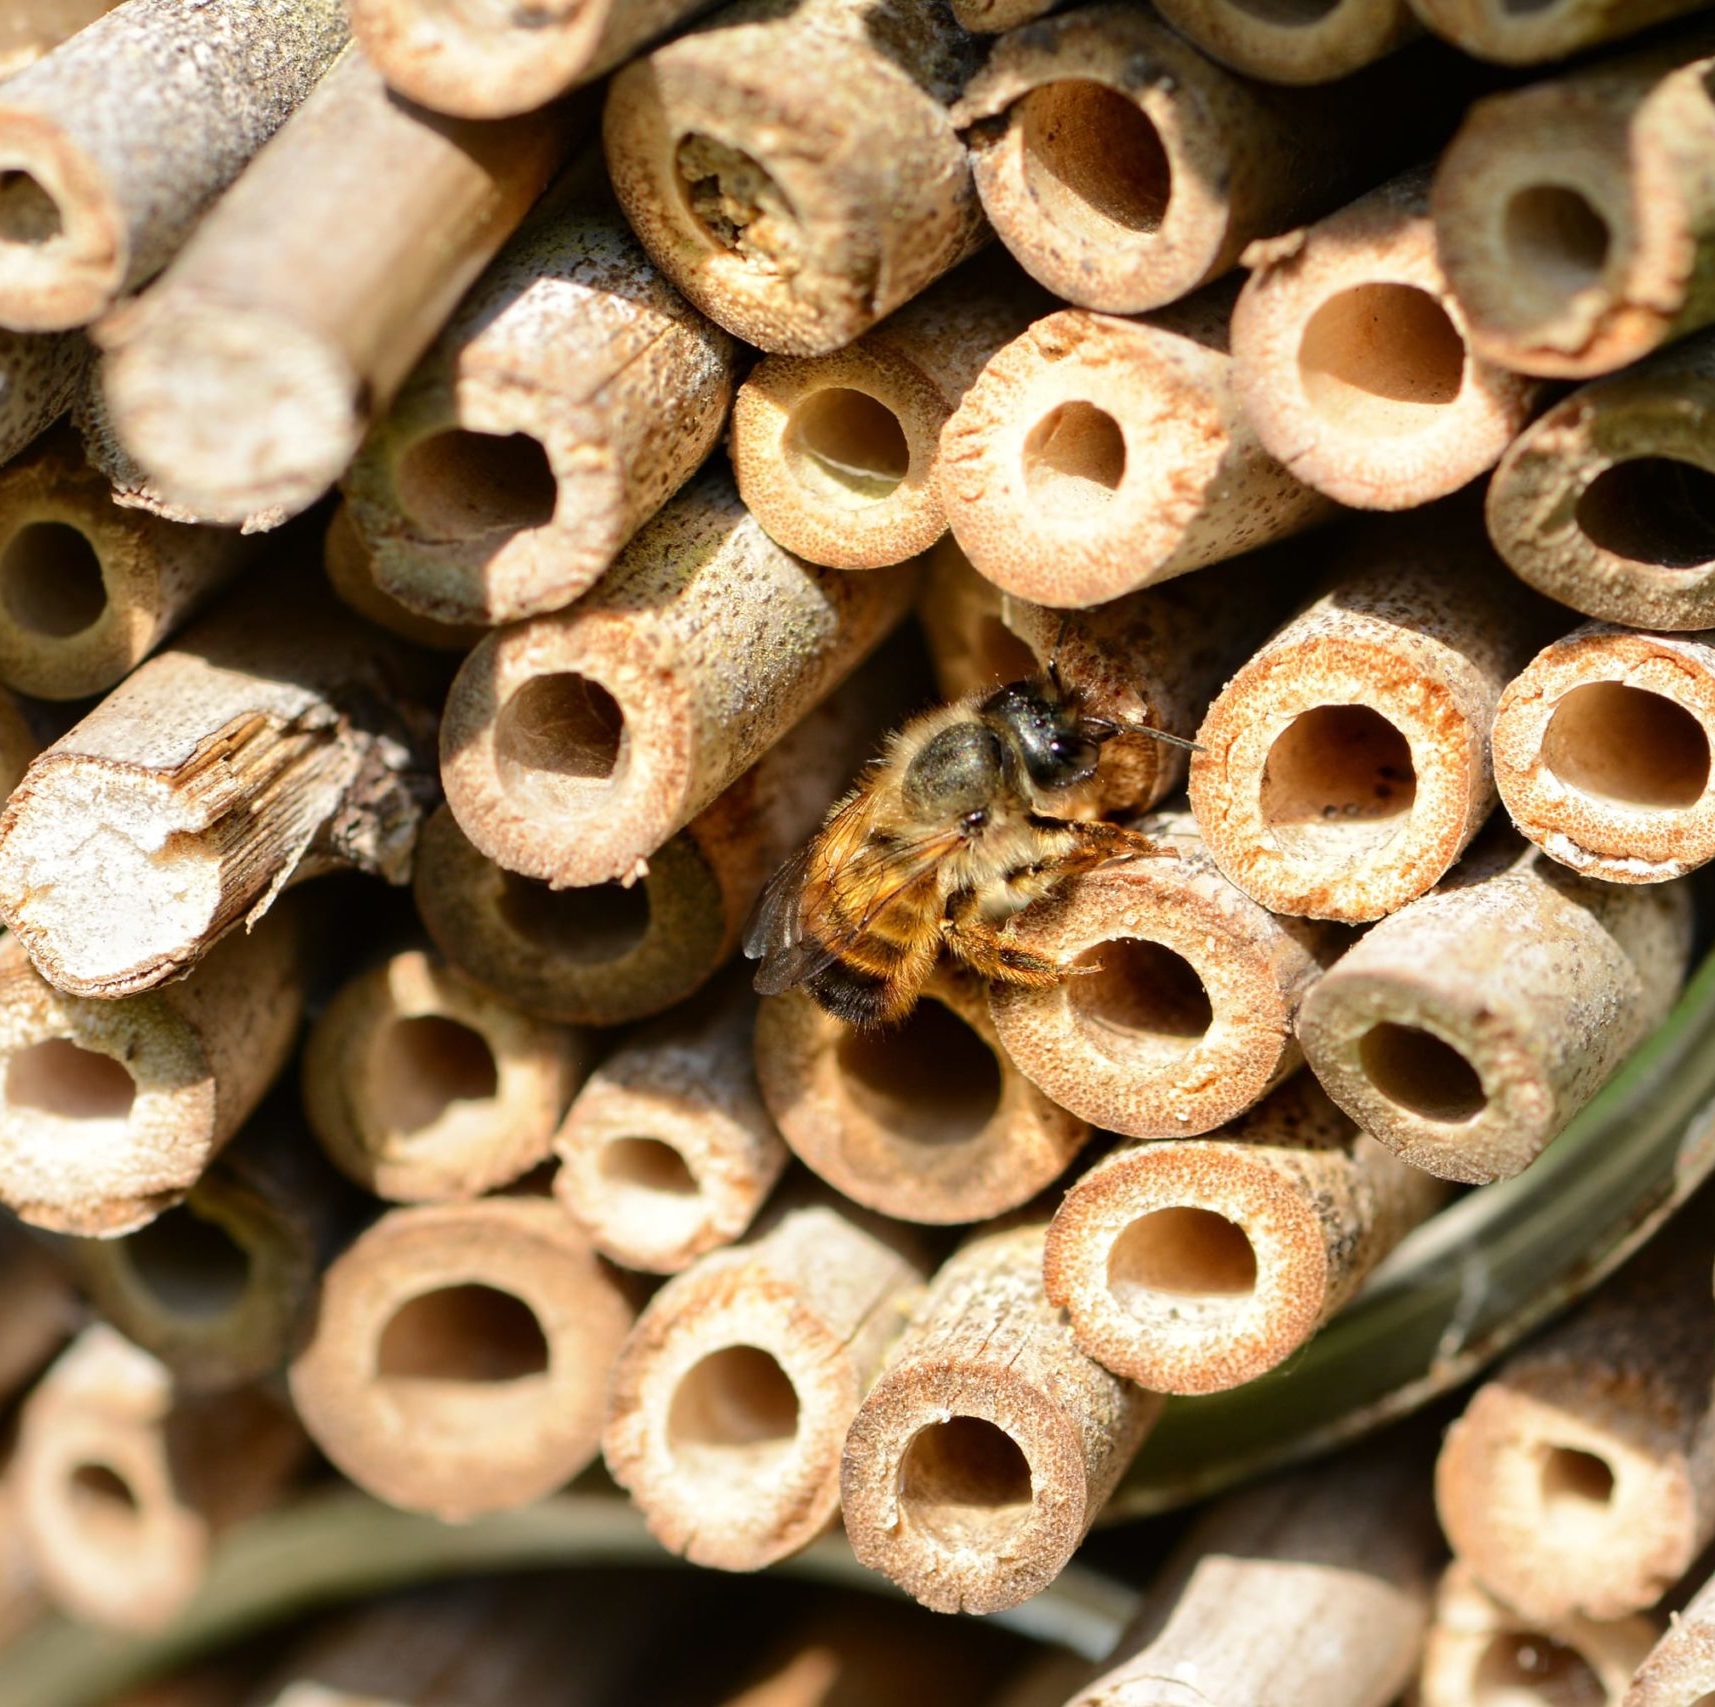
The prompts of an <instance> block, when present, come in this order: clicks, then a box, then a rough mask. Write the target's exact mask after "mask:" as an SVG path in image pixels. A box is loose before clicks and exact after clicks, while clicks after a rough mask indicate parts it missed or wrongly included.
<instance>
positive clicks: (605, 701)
mask: <svg viewBox="0 0 1715 1707" xmlns="http://www.w3.org/2000/svg"><path fill="white" fill-rule="evenodd" d="M624 742H625V713H624V712H623V711H621V710H620V708H619V701H618V700H616V699H615V698H614V697H613V695H612V694H610V693H609V692H608V691H607V689H606V688H604V687H603V686H602V685H601V683H600V682H597V681H592V680H591V679H590V678H589V677H588V676H580V675H578V674H577V673H576V672H575V671H571V670H566V671H560V672H557V673H556V674H554V675H548V676H533V677H532V678H531V679H530V680H529V681H527V682H525V683H524V685H523V686H522V687H521V688H519V690H518V691H517V692H516V693H515V694H513V696H512V697H511V698H510V699H509V700H507V702H506V703H505V704H504V705H503V706H502V707H501V708H500V715H499V717H498V718H496V720H495V727H494V754H495V761H496V767H497V769H498V770H499V772H500V778H501V781H502V783H503V784H505V786H506V787H508V788H509V789H515V790H520V791H523V792H529V791H530V790H532V789H534V788H536V787H539V786H541V785H543V784H546V785H548V787H549V788H550V789H552V791H553V792H555V793H556V794H558V793H562V792H563V791H564V790H565V789H566V788H567V787H568V786H569V787H570V788H571V789H574V790H584V789H588V788H590V787H592V786H600V785H602V784H604V783H606V782H608V781H609V780H610V779H611V778H612V776H613V773H614V771H615V769H616V768H617V767H618V765H619V762H620V754H621V751H622V749H623V746H624Z"/></svg>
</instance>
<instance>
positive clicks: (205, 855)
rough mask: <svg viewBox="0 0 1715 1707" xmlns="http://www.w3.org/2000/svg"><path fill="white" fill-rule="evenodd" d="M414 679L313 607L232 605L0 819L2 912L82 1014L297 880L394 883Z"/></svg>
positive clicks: (136, 675)
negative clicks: (342, 877) (339, 871)
mask: <svg viewBox="0 0 1715 1707" xmlns="http://www.w3.org/2000/svg"><path fill="white" fill-rule="evenodd" d="M416 671H417V666H416V665H414V664H413V663H412V662H411V660H409V659H408V658H407V657H406V656H405V655H404V654H403V652H402V650H401V649H400V648H399V647H398V646H397V644H396V643H395V642H392V641H390V640H388V639H386V638H385V637H384V636H382V635H380V634H377V633H375V632H374V631H373V630H365V629H363V628H362V627H361V626H360V625H359V624H357V623H354V622H352V621H351V620H350V619H349V618H348V617H346V616H345V615H344V614H343V613H342V612H340V611H339V609H338V607H337V606H335V605H334V604H333V602H332V600H331V599H326V598H325V597H323V596H322V595H321V593H320V589H319V588H318V589H315V590H313V591H311V590H305V591H304V592H303V593H302V594H301V596H294V597H291V598H282V597H281V596H280V595H279V593H278V591H277V590H276V589H274V588H272V587H266V588H264V587H260V586H258V587H254V588H250V589H246V590H245V591H244V592H243V593H242V594H241V595H240V596H239V597H237V598H234V599H229V600H228V601H226V603H225V604H224V605H223V606H222V607H221V609H220V610H219V611H218V612H217V613H216V614H215V615H213V616H211V617H208V618H206V619H205V620H204V621H202V622H200V623H198V624H196V625H195V626H194V627H192V628H190V629H188V630H187V631H186V632H185V633H184V634H183V635H181V636H180V637H179V639H178V640H177V641H176V642H175V643H174V644H173V645H172V646H171V647H170V648H168V649H167V650H166V651H163V652H159V653H157V654H156V655H155V656H154V657H153V658H151V659H149V660H148V662H147V663H145V664H143V665H142V666H141V667H140V668H138V669H137V670H135V671H134V672H133V673H132V674H131V675H130V676H128V677H127V678H126V679H125V680H124V681H123V682H122V683H120V685H119V686H118V687H117V688H115V689H114V690H113V692H112V693H111V694H109V695H108V696H107V698H106V699H104V700H103V701H102V702H101V703H100V704H99V705H98V706H97V707H96V708H95V710H94V711H92V712H91V713H90V714H89V715H88V716H87V717H85V718H84V719H83V721H82V722H81V723H78V724H77V725H76V726H75V727H74V728H73V729H71V730H70V731H69V732H68V733H67V734H65V735H63V736H62V737H61V738H60V739H59V740H58V741H56V742H54V744H53V745H52V746H51V747H49V748H47V750H46V751H45V752H43V753H42V754H41V755H40V757H39V758H37V759H36V760H35V762H34V763H33V764H32V765H31V766H30V768H29V770H28V771H27V772H26V773H25V777H24V780H23V782H22V783H20V784H19V786H18V787H17V789H15V790H14V791H13V793H12V796H11V798H10V800H9V801H8V802H7V805H6V810H5V812H4V814H3V815H0V913H4V915H5V920H6V923H7V924H8V925H9V926H10V927H11V929H12V930H13V931H14V932H16V933H17V936H18V938H19V940H20V941H21V942H22V943H23V945H24V947H25V948H26V949H27V950H28V951H29V953H30V956H31V958H32V959H33V960H34V961H35V963H36V965H37V967H38V968H39V969H40V970H41V972H42V973H43V975H44V976H45V977H46V978H48V980H49V981H50V982H52V983H53V984H55V985H57V986H58V987H59V988H60V989H63V990H66V991H68V992H69V993H71V994H73V995H80V996H103V997H106V996H127V995H134V994H136V993H137V992H139V991H142V990H150V989H153V988H155V987H156V986H157V985H159V984H162V983H165V982H167V981H169V980H171V979H173V978H176V977H180V976H182V975H183V974H184V973H185V972H186V971H188V970H189V969H190V968H191V967H192V966H194V965H195V964H196V962H197V961H198V960H199V959H200V958H201V957H202V956H203V955H204V954H206V953H207V952H208V949H209V948H210V946H211V945H212V944H213V943H215V942H216V941H218V940H219V939H220V938H221V937H223V936H224V935H225V934H226V933H227V932H228V931H230V930H233V929H234V928H236V927H237V926H238V925H240V924H241V923H254V922H255V920H256V919H257V918H258V917H259V916H260V915H261V914H263V913H264V912H266V911H267V909H268V907H269V906H270V905H271V904H272V903H273V901H274V898H275V896H276V895H277V894H278V892H279V890H280V889H281V888H282V887H283V886H284V885H285V884H286V883H288V882H290V881H292V880H293V879H294V878H299V877H310V876H314V875H316V874H317V873H318V872H320V871H326V870H330V869H333V868H334V867H337V866H353V867H356V868H357V869H359V870H362V871H367V872H371V873H374V874H376V875H378V876H381V877H384V878H386V879H387V880H388V881H389V882H393V883H402V882H404V881H405V880H406V879H407V877H408V875H409V872H410V861H411V849H412V844H413V843H414V842H415V840H416V834H417V825H418V822H419V820H420V818H421V816H422V812H423V807H424V804H425V802H426V799H427V798H428V797H430V795H431V794H432V791H433V788H434V781H433V777H432V773H430V772H429V765H430V763H431V760H430V758H429V755H428V754H427V753H426V752H425V751H424V749H425V748H426V747H427V746H428V740H427V736H428V729H427V727H426V725H427V722H428V717H427V713H426V712H424V711H423V710H421V709H420V708H419V707H418V706H417V705H416V704H415V703H414V696H415V694H416V692H417V691H418V684H417V682H416V680H415V675H416Z"/></svg>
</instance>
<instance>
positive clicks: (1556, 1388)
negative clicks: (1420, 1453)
mask: <svg viewBox="0 0 1715 1707" xmlns="http://www.w3.org/2000/svg"><path fill="white" fill-rule="evenodd" d="M1709 1252H1710V1241H1709V1240H1708V1239H1707V1238H1703V1237H1699V1236H1698V1235H1697V1234H1696V1233H1695V1232H1694V1231H1692V1230H1690V1229H1686V1230H1684V1231H1683V1232H1681V1231H1673V1232H1670V1233H1669V1234H1668V1235H1666V1236H1665V1237H1664V1238H1663V1239H1661V1240H1658V1241H1657V1242H1656V1243H1654V1244H1652V1245H1650V1246H1649V1247H1648V1248H1647V1249H1646V1250H1645V1251H1644V1253H1643V1254H1642V1255H1641V1256H1639V1257H1637V1258H1636V1259H1634V1260H1633V1262H1632V1263H1631V1264H1630V1265H1629V1266H1628V1267H1627V1268H1625V1269H1624V1270H1622V1271H1621V1273H1620V1274H1619V1276H1618V1277H1617V1278H1616V1279H1614V1280H1613V1281H1611V1282H1609V1283H1608V1285H1607V1286H1605V1287H1604V1288H1603V1289H1602V1291H1600V1292H1599V1293H1597V1294H1596V1295H1595V1297H1594V1298H1592V1299H1591V1301H1590V1302H1589V1303H1587V1304H1586V1305H1584V1306H1583V1308H1582V1309H1580V1310H1579V1311H1578V1312H1577V1314H1576V1315H1574V1316H1572V1317H1571V1318H1569V1319H1568V1320H1567V1321H1566V1322H1564V1323H1562V1324H1561V1325H1559V1326H1558V1327H1555V1328H1553V1329H1551V1330H1550V1331H1549V1332H1548V1333H1546V1334H1544V1335H1542V1336H1541V1337H1540V1338H1538V1339H1537V1340H1535V1341H1533V1342H1532V1343H1531V1344H1529V1345H1527V1346H1526V1347H1525V1348H1524V1349H1523V1350H1521V1351H1517V1352H1514V1353H1513V1355H1512V1356H1511V1357H1509V1358H1508V1359H1507V1361H1506V1362H1505V1363H1504V1364H1502V1365H1501V1367H1500V1368H1499V1370H1497V1371H1496V1372H1495V1373H1494V1374H1493V1375H1491V1376H1490V1377H1489V1379H1488V1380H1487V1381H1486V1382H1484V1383H1483V1385H1482V1386H1481V1387H1479V1388H1478V1389H1477V1391H1476V1394H1475V1395H1474V1396H1473V1397H1472V1399H1471V1401H1470V1403H1469V1404H1468V1405H1467V1406H1466V1407H1465V1414H1464V1415H1463V1416H1462V1417H1461V1418H1460V1419H1459V1421H1457V1422H1456V1423H1454V1425H1453V1426H1452V1428H1450V1429H1449V1430H1448V1432H1447V1437H1446V1441H1445V1443H1444V1444H1443V1446H1442V1448H1441V1456H1440V1459H1439V1461H1438V1462H1437V1464H1436V1472H1435V1490H1436V1501H1437V1504H1438V1506H1439V1508H1440V1512H1441V1525H1442V1528H1443V1529H1444V1530H1445V1531H1446V1534H1447V1538H1448V1541H1449V1542H1450V1543H1451V1545H1452V1547H1453V1550H1454V1552H1455V1553H1456V1554H1457V1555H1458V1556H1459V1558H1460V1560H1461V1561H1462V1562H1463V1563H1464V1564H1465V1565H1466V1566H1468V1567H1469V1569H1470V1571H1471V1573H1472V1575H1473V1576H1474V1577H1475V1578H1476V1579H1477V1580H1478V1582H1480V1583H1481V1584H1482V1585H1483V1587H1484V1588H1486V1589H1488V1590H1489V1592H1490V1593H1492V1594H1495V1595H1498V1596H1499V1597H1500V1598H1501V1599H1502V1600H1504V1601H1505V1602H1506V1604H1507V1605H1508V1606H1510V1607H1513V1608H1515V1609H1516V1610H1517V1611H1518V1612H1520V1613H1522V1614H1523V1615H1524V1616H1526V1617H1527V1618H1537V1619H1543V1620H1546V1621H1548V1622H1550V1623H1552V1622H1555V1621H1557V1620H1561V1619H1565V1618H1568V1617H1574V1616H1577V1617H1583V1618H1596V1619H1611V1618H1619V1617H1621V1616H1623V1615H1625V1614H1626V1613H1631V1612H1641V1611H1643V1610H1644V1609H1645V1608H1646V1607H1650V1606H1653V1605H1655V1603H1656V1602H1657V1601H1658V1600H1659V1599H1660V1598H1661V1597H1662V1595H1663V1594H1665V1593H1666V1592H1667V1590H1668V1589H1669V1588H1671V1587H1672V1586H1673V1584H1674V1583H1675V1582H1677V1581H1678V1580H1679V1579H1680V1577H1682V1576H1683V1575H1684V1574H1685V1572H1686V1571H1687V1570H1689V1569H1690V1568H1691V1566H1692V1564H1693V1563H1694V1562H1695V1561H1696V1559H1697V1557H1698V1555H1699V1554H1700V1553H1701V1552H1702V1551H1703V1548H1704V1546H1705V1545H1706V1544H1707V1542H1708V1541H1709V1540H1710V1538H1711V1537H1712V1536H1715V1397H1712V1395H1711V1387H1712V1385H1715V1302H1712V1301H1711V1298H1710V1283H1709Z"/></svg>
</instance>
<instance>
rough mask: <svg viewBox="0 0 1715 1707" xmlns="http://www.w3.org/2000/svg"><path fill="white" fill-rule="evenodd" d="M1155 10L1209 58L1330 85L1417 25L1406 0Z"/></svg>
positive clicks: (1187, 4)
mask: <svg viewBox="0 0 1715 1707" xmlns="http://www.w3.org/2000/svg"><path fill="white" fill-rule="evenodd" d="M1159 10H1160V12H1161V15H1162V17H1164V18H1165V19H1166V20H1167V21H1168V23H1170V24H1171V25H1172V26H1173V27H1174V28H1175V29H1176V30H1180V31H1182V32H1183V33H1184V34H1185V35H1186V36H1188V37H1189V38H1190V39H1191V40H1192V41H1193V42H1195V43H1196V45H1197V46H1198V47H1200V48H1201V49H1202V50H1203V52H1204V53H1206V54H1208V55H1209V57H1210V58H1211V59H1218V60H1219V61H1220V62H1221V63H1222V64H1223V65H1230V66H1231V67H1232V68H1233V69H1234V70H1235V71H1242V72H1244V73H1245V74H1246V75H1247V76H1249V77H1260V78H1261V79H1262V80H1263V81H1264V82H1265V83H1332V82H1334V81H1335V80H1336V79H1338V78H1341V77H1348V76H1350V75H1351V73H1352V72H1354V71H1358V70H1361V69H1362V68H1363V67H1364V66H1366V65H1368V64H1370V63H1371V62H1372V61H1374V60H1377V59H1381V58H1382V57H1383V56H1384V55H1386V54H1390V53H1392V52H1393V51H1394V50H1395V49H1396V48H1399V47H1401V46H1403V45H1404V44H1405V43H1406V42H1408V41H1409V40H1410V39H1411V38H1412V36H1414V35H1415V34H1416V33H1417V29H1418V25H1417V22H1416V20H1415V19H1414V18H1413V17H1412V15H1411V12H1410V11H1409V10H1408V8H1407V5H1406V0H1286V3H1285V4H1279V5H1269V4H1263V3H1259V0H1160V6H1159ZM1334 98H1335V99H1336V100H1337V99H1338V98H1339V97H1338V96H1335V97H1334Z"/></svg>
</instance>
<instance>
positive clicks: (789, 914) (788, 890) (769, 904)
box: [744, 841, 838, 996]
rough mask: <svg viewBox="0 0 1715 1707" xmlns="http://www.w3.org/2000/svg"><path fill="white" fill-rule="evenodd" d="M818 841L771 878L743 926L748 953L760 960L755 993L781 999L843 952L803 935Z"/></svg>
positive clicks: (807, 845)
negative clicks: (808, 879) (808, 882)
mask: <svg viewBox="0 0 1715 1707" xmlns="http://www.w3.org/2000/svg"><path fill="white" fill-rule="evenodd" d="M814 851H815V842H814V841H809V842H806V843H805V844H804V845H803V847H801V848H800V849H799V850H798V851H797V852H796V853H795V854H793V855H792V857H791V858H790V859H788V860H787V861H786V862H785V863H784V864H783V865H782V866H781V867H780V869H779V870H778V871H776V872H775V874H774V875H773V876H772V877H771V878H769V880H768V882H767V884H766V885H765V886H764V888H763V891H762V893H761V894H760V895H759V896H757V898H756V905H755V906H754V907H752V908H751V910H750V918H749V920H748V921H747V922H746V924H745V927H744V952H745V955H746V957H747V958H748V959H751V960H760V961H761V962H762V964H761V965H760V966H759V967H757V969H756V989H757V991H758V993H759V994H761V995H764V996H778V995H779V994H780V993H781V992H782V991H784V990H790V989H791V988H792V987H793V985H795V984H802V983H803V982H804V980H805V979H806V978H812V977H814V976H815V975H816V973H818V972H820V971H821V970H822V969H823V968H824V967H827V966H829V965H831V964H832V963H833V962H834V961H835V960H836V959H837V958H838V952H837V950H835V949H832V948H830V947H829V946H828V945H827V944H826V943H824V942H823V941H822V940H821V939H820V938H819V937H807V936H805V934H804V880H805V877H806V875H807V874H808V870H809V865H810V856H811V854H812V853H814Z"/></svg>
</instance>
